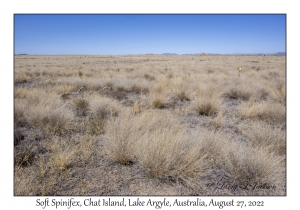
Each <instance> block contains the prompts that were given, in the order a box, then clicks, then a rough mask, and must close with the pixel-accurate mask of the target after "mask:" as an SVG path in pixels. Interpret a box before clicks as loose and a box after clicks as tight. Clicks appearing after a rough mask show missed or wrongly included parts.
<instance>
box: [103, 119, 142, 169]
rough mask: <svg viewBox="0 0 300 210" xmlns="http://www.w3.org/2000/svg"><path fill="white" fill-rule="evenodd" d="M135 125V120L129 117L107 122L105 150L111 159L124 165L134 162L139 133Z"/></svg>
mask: <svg viewBox="0 0 300 210" xmlns="http://www.w3.org/2000/svg"><path fill="white" fill-rule="evenodd" d="M133 125H134V121H133V119H130V118H129V117H124V118H122V119H111V120H110V121H108V123H107V124H106V126H105V132H106V139H105V141H104V150H105V152H106V153H107V155H108V157H109V158H110V159H111V160H113V161H116V162H118V163H120V164H123V165H128V164H130V163H132V162H134V158H135V156H136V151H137V147H136V145H137V141H138V140H139V134H138V133H136V132H135V129H134V127H133Z"/></svg>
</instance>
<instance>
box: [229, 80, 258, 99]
mask: <svg viewBox="0 0 300 210" xmlns="http://www.w3.org/2000/svg"><path fill="white" fill-rule="evenodd" d="M232 83H233V84H232ZM232 83H231V84H230V85H229V86H227V90H226V91H225V92H224V93H223V96H225V97H228V98H230V99H242V100H249V98H250V97H251V96H252V95H253V85H251V84H250V83H246V84H245V83H244V82H243V81H232ZM251 86H252V87H251Z"/></svg>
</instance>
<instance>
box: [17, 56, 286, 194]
mask: <svg viewBox="0 0 300 210" xmlns="http://www.w3.org/2000/svg"><path fill="white" fill-rule="evenodd" d="M14 66H15V71H14V74H15V75H14V79H15V80H14V84H15V90H14V194H15V195H27V196H28V195H43V196H51V195H63V196H65V195H69V196H76V195H85V196H92V195H95V196H101V195H105V196H111V195H122V196H124V195H136V196H138V195H164V196H165V195H200V196H201V195H202V196H203V195H286V177H285V175H286V165H285V161H286V80H285V68H286V65H285V57H278V56H268V58H264V57H263V56H219V55H193V56H187V55H186V56H163V55H131V56H28V55H27V56H23V55H22V56H16V57H15V65H14ZM238 67H241V68H242V69H243V70H242V72H241V74H240V75H239V74H238V73H237V71H236V69H237V68H238ZM83 86H85V87H86V88H85V89H84V90H83V91H81V92H80V93H78V94H66V93H70V92H76V91H77V90H78V89H79V88H81V87H83ZM64 94H65V96H66V97H62V95H64ZM220 186H222V187H220Z"/></svg>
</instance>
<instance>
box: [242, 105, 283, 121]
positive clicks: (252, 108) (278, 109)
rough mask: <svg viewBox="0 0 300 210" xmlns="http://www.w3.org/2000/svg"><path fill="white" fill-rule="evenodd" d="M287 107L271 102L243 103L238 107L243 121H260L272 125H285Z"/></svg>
mask: <svg viewBox="0 0 300 210" xmlns="http://www.w3.org/2000/svg"><path fill="white" fill-rule="evenodd" d="M285 109H286V107H285V106H284V105H281V104H279V103H274V102H272V101H270V100H268V101H263V102H253V101H248V102H243V103H241V104H240V105H239V106H238V109H237V113H238V115H239V116H240V117H241V118H242V119H247V118H250V119H259V120H263V121H267V122H271V123H279V124H285V121H286V115H285V113H286V110H285Z"/></svg>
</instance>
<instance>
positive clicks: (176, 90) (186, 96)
mask: <svg viewBox="0 0 300 210" xmlns="http://www.w3.org/2000/svg"><path fill="white" fill-rule="evenodd" d="M172 92H173V94H174V95H175V96H176V98H178V99H179V100H181V101H184V100H187V101H189V100H190V99H191V98H192V92H193V90H192V88H191V87H189V86H188V84H187V83H185V82H181V83H179V84H178V83H177V84H176V83H175V84H174V85H173V87H172Z"/></svg>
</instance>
